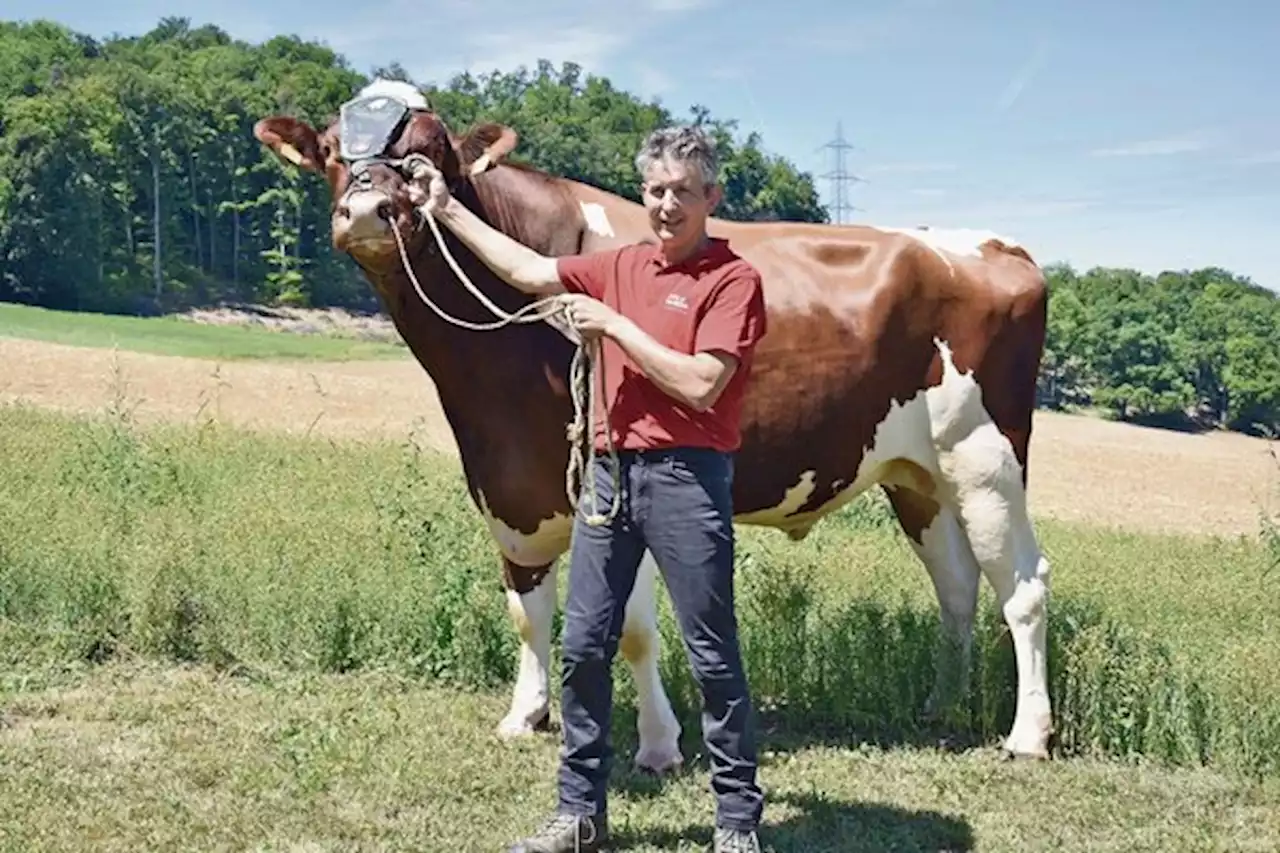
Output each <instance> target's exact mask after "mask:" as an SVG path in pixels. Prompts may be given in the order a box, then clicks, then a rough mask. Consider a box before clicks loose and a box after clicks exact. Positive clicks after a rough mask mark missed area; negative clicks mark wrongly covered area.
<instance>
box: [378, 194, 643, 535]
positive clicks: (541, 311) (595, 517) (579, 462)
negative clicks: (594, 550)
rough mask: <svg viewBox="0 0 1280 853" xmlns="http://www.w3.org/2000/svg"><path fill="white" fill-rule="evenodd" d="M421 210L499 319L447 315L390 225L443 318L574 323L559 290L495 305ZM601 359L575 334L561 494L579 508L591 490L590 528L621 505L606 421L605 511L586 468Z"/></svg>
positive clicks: (595, 345)
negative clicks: (608, 483) (608, 488)
mask: <svg viewBox="0 0 1280 853" xmlns="http://www.w3.org/2000/svg"><path fill="white" fill-rule="evenodd" d="M419 210H420V211H421V213H422V215H423V216H425V217H426V220H427V225H428V226H429V227H430V228H431V233H432V234H433V235H435V238H436V244H437V245H438V246H439V247H440V252H441V253H442V254H443V255H444V258H445V261H446V262H448V264H449V267H450V269H452V270H453V273H454V275H456V276H457V277H458V280H459V281H461V282H462V284H463V286H464V287H466V288H467V290H468V291H470V292H471V295H472V296H474V297H475V298H476V299H478V300H479V301H480V303H481V304H483V305H484V306H485V307H486V308H488V309H489V310H490V311H492V312H493V314H494V316H496V317H497V318H498V319H497V320H495V321H493V322H491V323H474V322H471V321H470V320H463V319H460V318H458V317H453V316H450V315H449V314H447V313H446V312H445V311H444V310H443V309H441V308H440V306H439V305H437V304H435V302H433V301H432V300H431V298H430V297H429V296H427V294H426V292H425V291H424V290H423V287H422V285H421V283H419V281H418V276H417V275H416V274H415V273H414V271H413V265H412V264H411V263H410V262H409V254H408V252H407V251H406V250H405V246H404V238H403V237H401V236H400V229H399V228H397V227H396V226H395V225H394V224H392V226H391V233H392V234H393V235H395V238H396V246H397V247H398V248H399V249H400V261H401V263H402V264H404V270H405V272H406V273H407V274H408V276H409V281H410V282H412V284H413V289H414V290H416V291H417V293H418V298H419V299H421V300H422V301H423V302H424V303H425V304H426V305H427V307H428V308H430V309H431V310H432V311H434V312H435V313H436V314H437V315H438V316H439V317H440V318H441V319H442V320H445V321H446V322H449V323H452V324H453V325H455V326H458V327H460V328H463V329H470V330H471V331H476V332H489V331H494V330H496V329H501V328H503V327H504V326H508V325H510V324H512V323H539V322H543V321H547V320H550V319H551V318H553V317H555V316H557V315H559V316H560V317H561V318H562V319H563V320H564V322H565V323H566V324H567V325H568V326H569V327H570V328H572V327H573V323H572V321H571V320H570V319H569V317H568V315H567V314H566V313H565V300H564V299H563V298H562V297H560V296H559V295H556V296H548V297H544V298H542V299H535V300H534V301H532V302H530V303H529V304H528V305H525V306H523V307H522V308H520V309H518V310H516V311H514V312H508V311H505V310H503V309H502V308H501V307H500V306H498V305H496V304H494V302H493V301H492V300H490V299H489V297H487V296H485V294H484V292H483V291H482V290H480V288H478V287H476V286H475V284H474V283H473V282H472V281H471V279H470V277H468V276H467V274H466V273H465V272H463V271H462V268H461V267H460V266H458V262H457V261H456V260H455V259H454V257H453V253H452V252H450V251H449V247H448V246H447V245H446V244H445V239H444V235H443V234H441V233H440V226H439V224H438V223H437V222H436V219H435V217H434V216H432V215H431V211H429V210H427V209H426V208H425V206H424V207H422V208H419ZM603 364H604V354H603V352H602V350H601V347H600V341H599V340H598V339H592V340H588V339H586V338H584V337H582V336H581V335H579V338H578V344H577V349H576V350H575V351H574V353H573V361H572V362H571V363H570V366H569V396H570V398H571V399H572V400H573V422H572V423H571V424H570V425H569V427H568V429H567V430H566V436H567V438H568V440H569V464H568V466H567V467H566V469H565V493H566V494H567V495H568V497H569V504H570V505H571V506H572V507H573V509H574V510H575V511H576V510H577V509H578V506H579V503H580V496H581V494H582V492H583V491H586V492H588V493H589V495H590V500H591V509H590V511H588V512H585V513H584V516H585V520H586V523H587V524H589V525H591V526H592V527H600V526H602V525H605V524H609V523H610V522H611V521H613V519H614V518H616V517H617V515H618V511H619V509H620V508H621V506H622V473H621V466H620V463H619V460H618V451H617V448H616V447H614V444H613V430H611V429H610V428H609V425H608V423H607V422H606V424H605V427H604V433H605V443H606V452H607V454H608V457H609V468H610V475H611V476H612V479H613V501H612V503H611V504H610V507H609V509H608V511H607V512H600V511H599V508H598V507H599V495H598V493H597V490H596V482H595V477H592V476H590V475H589V469H588V467H587V464H586V459H587V455H588V453H587V450H586V448H587V447H589V446H590V445H591V442H592V439H593V438H594V436H595V423H594V421H595V402H596V388H597V383H596V382H592V379H593V377H594V378H596V379H598V380H599V382H598V384H599V387H600V388H601V390H602V391H603V388H604V370H603Z"/></svg>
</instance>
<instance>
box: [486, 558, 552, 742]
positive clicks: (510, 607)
mask: <svg viewBox="0 0 1280 853" xmlns="http://www.w3.org/2000/svg"><path fill="white" fill-rule="evenodd" d="M507 611H508V612H509V613H510V614H511V621H512V622H514V623H515V626H516V630H517V631H518V632H519V634H520V664H519V671H518V672H517V674H516V683H515V687H514V689H513V690H512V694H511V709H510V711H508V713H507V716H506V717H505V718H503V720H502V722H501V723H499V724H498V734H499V736H501V737H504V738H508V737H519V736H521V735H526V734H529V733H531V732H532V731H533V730H534V727H535V726H536V725H537V724H538V723H539V722H540V721H541V720H542V719H543V718H544V717H546V716H547V714H548V713H550V710H551V697H550V695H549V689H548V685H549V682H550V679H549V673H550V664H551V623H552V617H553V616H554V615H555V612H556V572H555V567H554V566H552V569H551V571H549V572H548V573H547V574H546V576H545V577H543V579H542V582H541V583H540V584H538V586H537V587H536V588H534V589H533V591H531V592H527V593H525V594H524V595H521V594H520V593H518V592H516V591H515V590H511V589H509V590H507Z"/></svg>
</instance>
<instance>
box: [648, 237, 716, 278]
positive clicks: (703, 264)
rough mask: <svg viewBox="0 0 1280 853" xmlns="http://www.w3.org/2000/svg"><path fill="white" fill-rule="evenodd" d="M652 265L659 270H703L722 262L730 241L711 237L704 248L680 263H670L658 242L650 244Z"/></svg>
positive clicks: (694, 271) (650, 261)
mask: <svg viewBox="0 0 1280 853" xmlns="http://www.w3.org/2000/svg"><path fill="white" fill-rule="evenodd" d="M649 246H650V248H649V258H648V263H649V265H650V266H652V267H654V268H655V269H657V270H658V271H659V272H689V273H698V272H703V271H704V270H707V269H709V268H711V267H713V266H716V265H718V264H720V263H721V262H722V261H723V260H724V257H725V253H726V252H727V250H728V247H729V241H728V240H725V239H724V238H722V237H711V238H709V239H708V240H707V242H706V243H704V244H703V246H702V248H701V249H699V250H698V251H696V252H694V253H693V254H692V255H690V256H689V257H687V258H685V259H684V260H682V261H680V262H679V263H674V264H669V263H667V260H666V258H665V257H664V256H663V254H662V246H661V245H659V244H658V243H650V244H649Z"/></svg>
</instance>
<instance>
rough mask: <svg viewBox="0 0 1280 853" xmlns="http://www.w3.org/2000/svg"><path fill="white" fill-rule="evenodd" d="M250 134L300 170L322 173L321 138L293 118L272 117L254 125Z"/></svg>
mask: <svg viewBox="0 0 1280 853" xmlns="http://www.w3.org/2000/svg"><path fill="white" fill-rule="evenodd" d="M253 135H254V136H255V137H256V138H257V139H258V141H259V142H261V143H262V144H263V145H266V146H267V147H268V148H270V149H271V150H272V151H274V152H275V153H276V154H277V155H278V156H280V157H281V158H283V159H285V160H288V161H289V162H290V163H292V164H293V165H295V166H297V167H298V168H300V169H309V170H310V171H312V172H323V171H324V158H323V157H321V156H320V137H319V135H318V134H317V133H316V131H315V128H313V127H312V126H311V125H309V124H307V123H306V122H304V121H300V120H299V119H296V118H293V117H292V116H271V117H270V118H264V119H262V120H261V121H259V122H258V123H257V124H255V125H254V126H253Z"/></svg>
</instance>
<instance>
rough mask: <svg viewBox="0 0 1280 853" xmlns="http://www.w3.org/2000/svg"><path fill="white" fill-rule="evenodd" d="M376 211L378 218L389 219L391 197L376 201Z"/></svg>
mask: <svg viewBox="0 0 1280 853" xmlns="http://www.w3.org/2000/svg"><path fill="white" fill-rule="evenodd" d="M377 213H378V218H379V219H390V218H391V199H389V198H384V199H383V200H382V201H380V202H378V208H377Z"/></svg>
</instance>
